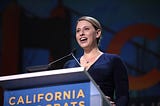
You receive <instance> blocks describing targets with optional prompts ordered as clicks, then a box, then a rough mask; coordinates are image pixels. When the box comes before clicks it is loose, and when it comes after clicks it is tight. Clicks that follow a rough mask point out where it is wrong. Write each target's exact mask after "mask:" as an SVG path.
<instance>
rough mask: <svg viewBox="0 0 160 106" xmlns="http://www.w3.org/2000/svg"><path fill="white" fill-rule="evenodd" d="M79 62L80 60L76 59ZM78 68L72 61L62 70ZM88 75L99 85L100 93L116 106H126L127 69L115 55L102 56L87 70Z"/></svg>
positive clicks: (127, 89) (127, 96) (127, 95)
mask: <svg viewBox="0 0 160 106" xmlns="http://www.w3.org/2000/svg"><path fill="white" fill-rule="evenodd" d="M78 61H80V58H78ZM73 67H79V64H78V63H77V62H76V61H75V60H74V59H73V60H69V61H68V62H66V64H65V65H64V68H73ZM88 73H89V74H90V75H91V77H92V78H93V79H94V81H95V82H96V83H97V85H99V87H100V88H101V90H102V92H103V93H104V94H105V95H106V96H109V97H111V99H112V100H113V98H114V93H115V100H113V101H115V103H116V106H127V105H128V99H129V87H128V75H127V68H126V66H125V64H124V63H123V61H122V60H121V58H120V57H119V56H118V55H115V54H108V53H104V54H102V55H101V56H100V57H99V58H98V59H97V61H96V62H95V63H93V64H92V65H91V66H90V68H89V69H88Z"/></svg>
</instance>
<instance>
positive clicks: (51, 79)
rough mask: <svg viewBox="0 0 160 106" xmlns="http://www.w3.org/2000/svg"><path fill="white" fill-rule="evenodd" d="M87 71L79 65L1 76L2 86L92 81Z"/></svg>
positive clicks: (32, 86) (15, 87)
mask: <svg viewBox="0 0 160 106" xmlns="http://www.w3.org/2000/svg"><path fill="white" fill-rule="evenodd" d="M85 73H86V71H85V69H84V67H78V68H68V69H58V70H49V71H41V72H33V73H24V74H17V75H9V76H1V77H0V86H1V87H2V88H4V89H5V90H13V89H23V88H25V89H26V88H34V87H43V86H50V85H60V84H71V83H77V82H86V81H90V79H89V77H88V76H87V74H85Z"/></svg>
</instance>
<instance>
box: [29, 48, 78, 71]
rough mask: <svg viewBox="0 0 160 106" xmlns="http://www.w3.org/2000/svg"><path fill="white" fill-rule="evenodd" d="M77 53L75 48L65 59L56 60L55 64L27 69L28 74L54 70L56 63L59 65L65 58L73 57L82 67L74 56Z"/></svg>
mask: <svg viewBox="0 0 160 106" xmlns="http://www.w3.org/2000/svg"><path fill="white" fill-rule="evenodd" d="M75 51H76V48H73V49H72V50H71V53H69V54H68V55H65V56H63V57H61V58H59V59H57V60H55V61H53V62H50V63H49V64H47V65H39V66H30V67H27V68H26V70H27V71H28V72H37V71H45V70H50V69H53V68H54V67H53V65H54V64H55V63H57V62H59V61H61V60H63V59H65V58H67V57H69V56H72V57H73V58H74V60H76V62H77V63H78V64H79V65H80V63H79V61H78V60H77V59H76V57H75V56H74V53H75ZM80 66H81V65H80Z"/></svg>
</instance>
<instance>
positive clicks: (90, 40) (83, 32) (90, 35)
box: [76, 20, 101, 49]
mask: <svg viewBox="0 0 160 106" xmlns="http://www.w3.org/2000/svg"><path fill="white" fill-rule="evenodd" d="M100 32H101V31H100V30H95V28H94V27H93V25H92V24H91V23H90V22H88V21H85V20H81V21H79V22H78V23H77V26H76V40H77V42H78V44H79V45H80V46H81V47H82V48H83V49H85V48H92V47H95V46H97V38H99V37H100V34H101V33H100Z"/></svg>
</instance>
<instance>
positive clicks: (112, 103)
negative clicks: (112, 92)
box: [106, 96, 116, 106]
mask: <svg viewBox="0 0 160 106" xmlns="http://www.w3.org/2000/svg"><path fill="white" fill-rule="evenodd" d="M106 98H107V99H108V100H109V101H110V104H111V105H112V106H116V104H115V102H113V101H112V100H111V98H110V97H109V96H106Z"/></svg>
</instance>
